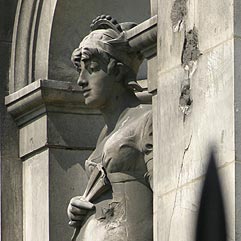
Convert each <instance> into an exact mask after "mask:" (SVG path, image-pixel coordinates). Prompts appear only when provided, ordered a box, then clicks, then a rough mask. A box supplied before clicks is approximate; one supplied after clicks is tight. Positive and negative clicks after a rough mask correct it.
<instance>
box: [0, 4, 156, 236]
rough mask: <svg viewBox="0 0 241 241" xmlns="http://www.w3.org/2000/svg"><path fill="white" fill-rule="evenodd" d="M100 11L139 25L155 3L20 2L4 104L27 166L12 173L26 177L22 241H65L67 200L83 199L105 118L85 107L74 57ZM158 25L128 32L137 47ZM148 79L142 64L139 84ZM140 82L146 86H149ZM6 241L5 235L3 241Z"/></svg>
mask: <svg viewBox="0 0 241 241" xmlns="http://www.w3.org/2000/svg"><path fill="white" fill-rule="evenodd" d="M137 5H138V6H141V7H140V11H136V6H137ZM86 13H88V14H86ZM103 13H107V14H110V15H112V16H113V17H115V18H116V19H118V21H120V22H121V21H134V22H137V23H141V22H143V21H144V20H146V19H148V18H149V17H150V3H149V1H147V0H141V1H139V0H138V1H137V0H136V1H131V2H129V1H124V2H123V1H110V0H105V1H95V2H91V1H90V2H86V1H79V0H78V1H77V0H74V1H71V2H69V1H64V0H59V1H57V0H55V1H48V0H44V1H37V0H35V1H33V2H31V1H19V2H18V7H17V11H16V17H15V26H14V33H13V44H12V57H11V66H10V81H9V88H10V95H9V96H7V97H6V100H5V104H6V106H7V110H8V112H9V113H10V114H11V116H12V117H13V119H14V121H15V123H16V125H17V128H18V133H19V149H18V152H19V157H20V159H21V162H22V163H21V164H22V165H19V166H15V168H16V169H18V171H19V172H22V187H21V188H22V191H19V192H21V193H20V194H19V195H21V196H22V197H23V201H22V202H23V203H20V202H18V203H14V202H16V201H15V200H11V202H13V203H14V205H15V206H18V207H20V208H22V211H23V218H22V220H23V227H22V233H23V240H24V241H32V240H36V241H43V240H45V241H47V240H51V241H55V240H56V241H61V240H63V241H64V240H70V237H71V236H72V232H73V229H72V228H70V227H68V218H67V215H66V208H67V205H68V202H69V200H70V198H71V197H73V196H76V195H80V194H81V193H82V192H83V189H84V187H85V185H86V176H85V173H84V161H85V159H86V158H87V157H88V155H89V154H90V153H91V151H92V150H93V149H94V148H95V143H96V139H97V136H98V134H99V132H100V130H101V128H102V126H103V120H102V117H101V116H100V114H99V112H97V111H93V110H88V109H87V108H86V107H85V106H84V104H83V97H82V96H81V94H80V92H79V88H78V86H77V85H76V84H75V82H76V80H77V72H75V69H74V67H73V66H72V63H71V62H70V56H71V53H72V51H73V50H74V49H75V48H76V47H77V46H78V43H79V42H80V40H81V38H82V37H83V36H84V35H86V33H88V31H89V25H90V23H91V20H92V19H94V18H95V17H96V16H98V15H100V14H103ZM156 23H157V19H156V18H154V19H152V21H150V22H147V23H146V24H144V25H142V27H141V28H139V29H138V31H139V32H138V31H137V32H132V33H130V36H129V37H130V38H132V39H133V44H134V45H136V44H137V43H140V42H141V41H140V40H141V38H140V39H138V40H137V43H135V41H136V39H137V38H136V37H137V35H140V33H145V31H146V30H148V29H149V28H151V29H153V28H155V31H154V32H156ZM155 40H156V34H154V42H155ZM151 43H152V44H153V39H151ZM154 45H155V44H154ZM146 47H147V46H146ZM147 55H148V53H147ZM150 69H151V68H150ZM148 71H149V70H148ZM146 77H147V70H146V67H145V66H144V67H143V68H142V71H141V72H140V74H139V79H140V80H142V79H146ZM51 79H54V80H51ZM141 84H142V86H143V87H145V88H146V89H147V83H146V81H142V82H141ZM140 98H142V100H143V102H145V103H147V102H148V103H150V95H147V94H146V93H145V94H144V95H143V94H142V95H141V96H140ZM3 175H5V174H3ZM10 178H11V177H10ZM5 203H6V202H5ZM2 222H3V223H4V222H5V221H4V220H2ZM5 226H6V225H5ZM19 226H20V225H19ZM18 232H19V230H18ZM8 236H9V235H8V233H7V230H6V234H5V235H4V237H8ZM9 237H10V236H9ZM13 241H15V240H13ZM16 241H19V240H16Z"/></svg>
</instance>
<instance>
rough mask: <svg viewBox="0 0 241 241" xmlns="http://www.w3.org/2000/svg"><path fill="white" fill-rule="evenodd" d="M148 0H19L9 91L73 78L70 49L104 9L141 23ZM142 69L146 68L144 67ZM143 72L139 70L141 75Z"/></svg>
mask: <svg viewBox="0 0 241 241" xmlns="http://www.w3.org/2000/svg"><path fill="white" fill-rule="evenodd" d="M149 5H150V4H149V0H132V1H129V0H122V1H117V0H96V1H84V0H68V1H66V0H19V2H18V7H17V11H16V17H15V25H14V33H13V47H12V56H11V68H10V83H9V88H10V92H11V93H13V92H15V91H17V90H19V89H21V88H23V87H24V86H26V85H28V84H30V83H31V82H33V81H35V80H37V79H55V80H61V81H75V80H76V78H77V73H76V72H75V70H74V68H73V67H72V64H71V62H70V56H71V53H72V51H73V50H74V49H75V48H76V47H77V46H78V44H79V42H80V40H81V39H82V38H83V36H85V35H86V34H87V33H88V32H89V25H90V23H91V21H92V20H93V19H94V18H95V17H96V16H98V15H101V14H103V13H106V14H110V15H112V16H113V17H115V18H116V19H117V20H118V21H119V22H122V21H133V22H136V23H140V22H142V21H144V20H146V19H148V18H149V16H150V6H149ZM142 72H143V73H145V72H146V71H145V68H144V71H142ZM144 75H145V74H141V77H140V78H143V77H144Z"/></svg>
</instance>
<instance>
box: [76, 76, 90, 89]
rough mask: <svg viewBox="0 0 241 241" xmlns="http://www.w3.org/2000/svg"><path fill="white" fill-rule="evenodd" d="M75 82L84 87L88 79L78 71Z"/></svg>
mask: <svg viewBox="0 0 241 241" xmlns="http://www.w3.org/2000/svg"><path fill="white" fill-rule="evenodd" d="M77 84H78V85H79V86H81V87H85V86H87V85H88V81H87V79H86V78H84V77H83V75H82V74H81V73H80V75H79V78H78V81H77Z"/></svg>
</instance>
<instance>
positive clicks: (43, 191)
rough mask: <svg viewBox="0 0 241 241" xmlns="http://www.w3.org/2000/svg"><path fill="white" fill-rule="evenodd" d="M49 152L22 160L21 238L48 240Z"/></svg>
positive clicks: (25, 240)
mask: <svg viewBox="0 0 241 241" xmlns="http://www.w3.org/2000/svg"><path fill="white" fill-rule="evenodd" d="M49 174H50V173H49V152H48V150H46V151H44V152H42V153H40V154H38V155H35V156H34V157H31V158H29V159H27V160H25V161H24V162H23V197H24V198H23V227H24V228H23V230H24V232H23V240H24V241H33V240H35V241H43V240H45V241H49V240H50V238H49V228H50V227H49V225H50V223H49V218H48V217H49V191H48V190H49Z"/></svg>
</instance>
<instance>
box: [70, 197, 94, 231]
mask: <svg viewBox="0 0 241 241" xmlns="http://www.w3.org/2000/svg"><path fill="white" fill-rule="evenodd" d="M94 208H95V206H94V204H93V203H91V202H88V201H86V200H85V199H84V198H83V197H81V196H77V197H73V198H72V199H71V200H70V202H69V205H68V208H67V214H68V217H69V220H70V222H69V225H70V226H72V227H76V226H79V225H80V224H81V222H82V221H83V220H84V219H85V217H86V215H87V214H88V212H89V211H90V210H93V209H94Z"/></svg>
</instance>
